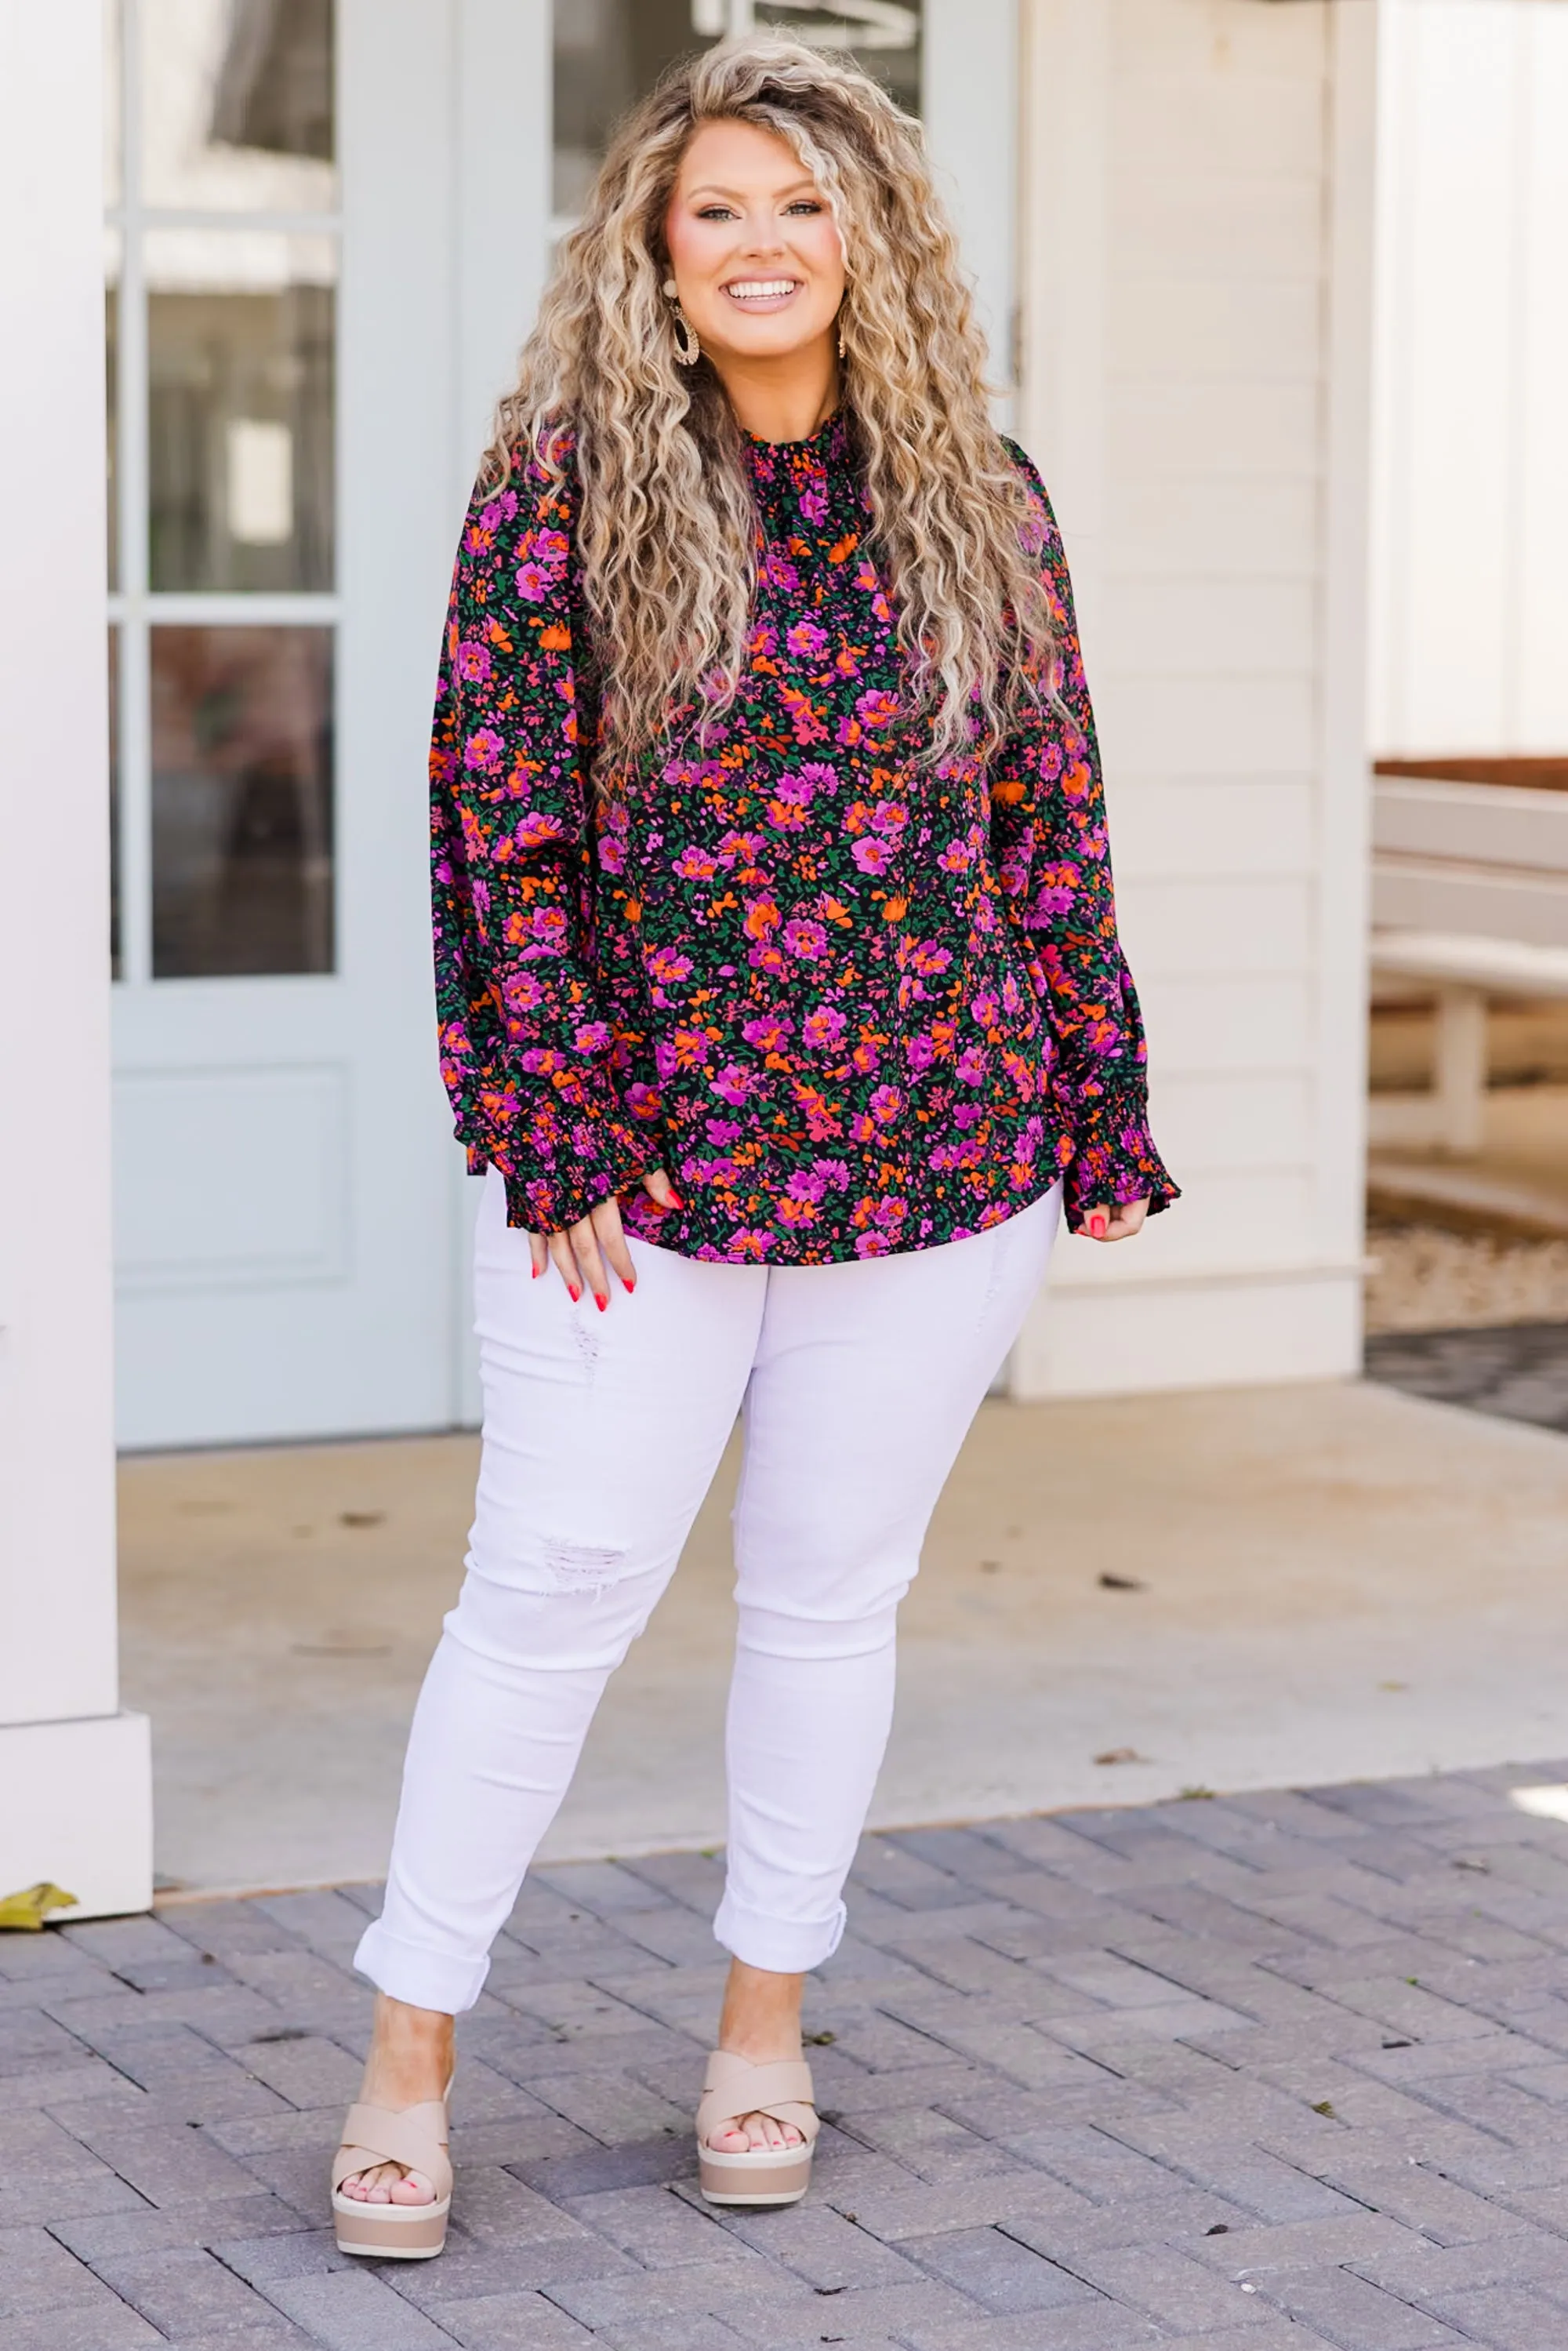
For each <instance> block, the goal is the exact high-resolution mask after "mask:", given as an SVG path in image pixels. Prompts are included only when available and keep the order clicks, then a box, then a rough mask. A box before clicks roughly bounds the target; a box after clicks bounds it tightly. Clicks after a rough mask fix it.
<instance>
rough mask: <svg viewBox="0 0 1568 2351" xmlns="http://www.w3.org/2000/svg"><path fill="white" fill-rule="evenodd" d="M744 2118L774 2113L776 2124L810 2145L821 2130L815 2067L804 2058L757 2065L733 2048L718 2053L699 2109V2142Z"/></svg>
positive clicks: (711, 2062) (710, 2061) (709, 2065)
mask: <svg viewBox="0 0 1568 2351" xmlns="http://www.w3.org/2000/svg"><path fill="white" fill-rule="evenodd" d="M743 2115H770V2116H772V2118H773V2120H774V2121H775V2122H776V2123H792V2124H793V2125H794V2126H795V2128H796V2129H797V2130H798V2131H799V2132H800V2136H801V2137H802V2138H803V2139H804V2140H805V2142H806V2145H807V2146H808V2147H810V2144H811V2142H812V2140H813V2139H814V2138H815V2137H816V2136H817V2133H818V2131H819V2130H820V2129H821V2123H820V2122H819V2121H818V2119H817V2109H816V2106H815V2105H814V2104H813V2093H812V2089H811V2069H810V2066H809V2065H808V2064H806V2063H805V2062H804V2060H803V2059H800V2058H780V2059H779V2060H778V2062H777V2063H775V2064H771V2065H754V2064H751V2062H750V2060H749V2059H748V2058H746V2057H737V2056H736V2055H735V2053H733V2051H731V2050H728V2049H716V2050H715V2051H714V2053H713V2054H712V2056H711V2057H710V2058H709V2059H708V2061H707V2073H706V2076H705V2077H704V2082H703V2096H702V2104H701V2105H699V2106H698V2108H697V2137H698V2138H699V2139H701V2140H702V2141H703V2142H704V2143H705V2144H706V2142H708V2141H709V2140H711V2138H712V2137H713V2134H714V2133H715V2131H717V2130H724V2129H726V2128H727V2126H729V2125H730V2124H732V2123H737V2122H738V2121H739V2120H740V2118H741V2116H743Z"/></svg>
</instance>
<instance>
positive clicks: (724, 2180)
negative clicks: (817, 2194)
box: [697, 2147, 811, 2204]
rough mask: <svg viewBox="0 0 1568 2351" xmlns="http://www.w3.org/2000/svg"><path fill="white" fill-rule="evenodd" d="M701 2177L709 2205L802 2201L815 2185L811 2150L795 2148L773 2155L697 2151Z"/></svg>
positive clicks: (699, 2177) (710, 2149)
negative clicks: (780, 2156)
mask: <svg viewBox="0 0 1568 2351" xmlns="http://www.w3.org/2000/svg"><path fill="white" fill-rule="evenodd" d="M697 2178H698V2185H699V2187H700V2188H701V2189H702V2192H703V2196H704V2198H705V2199H706V2201H707V2202H708V2203H709V2204H798V2203H799V2202H800V2199H801V2197H802V2196H804V2194H805V2193H806V2190H807V2189H808V2188H810V2184H811V2151H810V2147H808V2148H806V2149H805V2150H804V2151H802V2150H801V2149H800V2148H799V2147H791V2148H790V2150H789V2157H788V2158H787V2159H786V2160H785V2161H783V2162H780V2161H779V2159H778V2158H776V2157H774V2156H772V2155H720V2154H716V2153H715V2151H714V2150H713V2149H712V2148H710V2147H699V2148H698V2150H697Z"/></svg>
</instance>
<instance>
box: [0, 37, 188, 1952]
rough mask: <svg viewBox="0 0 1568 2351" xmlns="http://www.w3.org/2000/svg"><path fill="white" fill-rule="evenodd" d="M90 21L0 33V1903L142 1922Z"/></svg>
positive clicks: (147, 1844)
mask: <svg viewBox="0 0 1568 2351" xmlns="http://www.w3.org/2000/svg"><path fill="white" fill-rule="evenodd" d="M102 39H103V35H102V29H101V26H100V24H99V12H98V10H97V8H96V7H93V8H89V7H88V6H86V5H82V0H77V5H73V6H70V7H63V8H8V9H5V10H4V11H3V12H0V219H3V220H5V222H6V223H7V224H8V226H7V229H6V233H5V235H4V236H0V351H4V352H5V354H6V357H7V364H6V365H5V369H4V370H3V371H0V515H3V516H4V517H5V529H4V531H0V1008H3V1013H4V1017H3V1019H0V1896H5V1895H8V1894H12V1893H15V1892H17V1891H19V1890H21V1889H22V1888H24V1887H26V1886H30V1885H32V1884H34V1883H35V1882H37V1880H39V1879H42V1878H50V1879H52V1880H53V1881H54V1882H55V1883H56V1884H57V1885H58V1886H63V1887H65V1888H66V1889H67V1890H68V1892H69V1893H72V1894H75V1895H77V1896H79V1898H80V1908H81V1910H82V1911H84V1912H86V1911H95V1910H96V1911H102V1910H128V1909H137V1908H141V1907H144V1906H145V1904H146V1903H147V1902H148V1901H149V1900H150V1899H151V1898H152V1829H151V1801H152V1800H151V1780H150V1770H149V1761H148V1745H147V1725H146V1721H145V1719H144V1718H142V1717H141V1716H140V1715H128V1714H121V1713H120V1712H119V1711H118V1710H117V1709H118V1661H117V1656H116V1626H115V1593H114V1438H113V1414H112V1398H111V1393H110V1390H111V1333H110V1221H109V826H108V822H107V816H108V807H109V787H108V733H107V712H106V705H105V679H106V669H107V664H106V658H105V597H104V492H103V470H102V466H101V464H100V463H99V452H100V451H101V449H102V447H103V432H104V421H103V396H104V381H103V230H102V223H101V208H102V201H103V199H102V185H101V179H100V156H99V88H100V71H101V67H100V50H101V47H102Z"/></svg>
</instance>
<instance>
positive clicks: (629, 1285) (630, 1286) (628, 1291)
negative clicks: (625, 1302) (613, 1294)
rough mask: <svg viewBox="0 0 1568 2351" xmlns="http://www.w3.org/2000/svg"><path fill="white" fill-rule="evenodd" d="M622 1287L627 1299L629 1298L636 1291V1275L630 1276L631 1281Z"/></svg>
mask: <svg viewBox="0 0 1568 2351" xmlns="http://www.w3.org/2000/svg"><path fill="white" fill-rule="evenodd" d="M623 1287H624V1289H625V1291H626V1295H627V1296H628V1298H630V1296H631V1295H632V1291H633V1290H635V1289H636V1287H637V1277H636V1275H635V1274H633V1275H632V1279H631V1280H630V1281H628V1282H626V1283H625V1284H623Z"/></svg>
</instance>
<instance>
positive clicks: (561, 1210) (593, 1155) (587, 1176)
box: [495, 1118, 660, 1233]
mask: <svg viewBox="0 0 1568 2351" xmlns="http://www.w3.org/2000/svg"><path fill="white" fill-rule="evenodd" d="M659 1161H660V1153H659V1149H658V1146H657V1143H656V1140H655V1138H654V1137H653V1136H652V1135H639V1134H634V1133H633V1132H632V1129H631V1128H630V1127H629V1126H626V1125H624V1124H623V1123H622V1121H621V1120H619V1119H615V1120H598V1119H596V1120H589V1119H586V1118H579V1119H576V1120H574V1121H573V1122H572V1123H571V1126H570V1138H569V1141H568V1144H567V1147H566V1148H565V1149H563V1150H562V1151H561V1153H560V1154H559V1156H558V1155H551V1157H550V1159H549V1161H548V1162H540V1161H538V1160H536V1161H535V1162H534V1163H533V1164H532V1165H527V1164H525V1163H524V1161H523V1158H522V1154H521V1153H520V1152H519V1151H518V1150H517V1149H516V1148H515V1147H513V1148H511V1149H509V1150H508V1151H507V1152H506V1154H505V1155H497V1159H496V1162H495V1164H496V1165H497V1166H498V1167H499V1168H500V1171H501V1175H502V1179H503V1181H504V1182H505V1184H506V1187H507V1224H508V1225H517V1226H522V1227H524V1228H527V1230H528V1231H529V1232H533V1233H558V1232H560V1231H562V1230H564V1228H566V1227H567V1226H568V1225H575V1224H578V1223H580V1221H581V1219H582V1218H583V1217H586V1216H587V1215H588V1213H589V1211H590V1210H591V1209H592V1208H596V1207H598V1206H599V1204H600V1202H601V1200H608V1199H611V1198H612V1197H613V1196H614V1195H615V1194H616V1193H618V1192H623V1191H626V1190H627V1189H628V1188H629V1187H630V1186H632V1185H633V1184H635V1183H636V1182H637V1181H638V1179H639V1177H641V1176H643V1175H647V1174H648V1173H649V1171H650V1170H651V1169H652V1168H654V1167H657V1166H658V1165H659Z"/></svg>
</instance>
